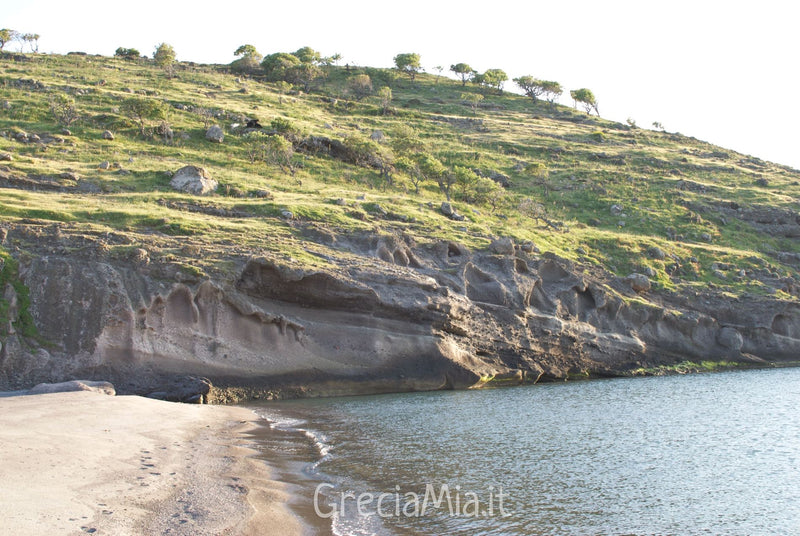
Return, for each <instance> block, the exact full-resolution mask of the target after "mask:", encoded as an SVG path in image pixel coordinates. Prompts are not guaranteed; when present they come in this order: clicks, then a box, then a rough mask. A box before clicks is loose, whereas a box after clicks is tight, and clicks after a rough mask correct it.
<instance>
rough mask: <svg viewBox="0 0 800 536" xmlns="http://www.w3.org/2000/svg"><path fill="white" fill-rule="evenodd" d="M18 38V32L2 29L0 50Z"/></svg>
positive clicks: (0, 32) (0, 31)
mask: <svg viewBox="0 0 800 536" xmlns="http://www.w3.org/2000/svg"><path fill="white" fill-rule="evenodd" d="M18 38H19V32H17V31H16V30H10V29H8V28H3V29H2V30H0V50H3V47H5V46H6V45H7V44H9V43H10V42H12V41H15V40H17V39H18Z"/></svg>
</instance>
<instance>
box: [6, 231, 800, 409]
mask: <svg viewBox="0 0 800 536" xmlns="http://www.w3.org/2000/svg"><path fill="white" fill-rule="evenodd" d="M336 247H337V248H341V249H342V250H346V252H347V255H342V256H341V257H340V258H337V259H334V258H333V257H332V259H333V260H334V261H335V262H336V264H335V268H326V269H321V268H309V267H307V266H302V265H300V264H298V263H293V262H290V261H286V260H283V261H278V260H276V259H274V258H266V257H252V258H249V259H247V258H242V259H241V264H240V265H239V266H240V267H239V268H238V269H237V271H236V277H235V278H231V279H226V278H219V279H216V280H202V281H201V280H191V279H189V280H185V279H182V280H181V281H177V280H176V279H175V277H174V276H170V275H169V274H170V273H171V272H169V271H167V270H166V269H162V268H161V267H159V265H158V262H157V261H156V260H150V262H149V263H130V262H121V261H113V260H112V259H109V258H106V257H102V256H99V257H98V256H75V255H66V254H57V253H46V254H45V253H43V254H39V255H30V256H27V257H26V258H25V259H24V260H23V262H22V263H21V265H20V277H21V279H22V281H23V282H24V283H25V284H26V285H27V287H28V288H29V289H30V296H29V299H30V305H29V312H30V314H31V316H32V318H33V320H34V322H35V324H36V326H37V328H38V331H39V335H40V337H41V339H42V340H43V341H47V344H36V343H35V342H33V341H31V340H27V339H25V338H24V337H22V336H21V335H20V334H14V333H9V334H8V335H7V336H5V338H4V339H3V340H2V349H0V390H1V389H21V388H29V387H30V386H31V385H33V384H35V383H38V382H53V381H61V380H65V379H69V378H74V377H85V378H90V379H107V380H110V381H112V382H113V383H114V385H115V386H116V388H117V390H118V391H119V392H121V393H139V394H146V395H150V396H153V397H156V398H163V399H170V400H183V401H190V402H214V401H225V400H235V399H241V398H246V397H274V396H324V395H335V394H354V393H377V392H390V391H409V390H423V389H424V390H429V389H448V388H468V387H471V386H476V385H481V384H482V383H483V382H485V381H487V379H491V378H511V379H514V381H544V380H555V379H566V378H569V377H571V376H573V375H576V374H578V375H616V374H624V373H626V372H627V371H630V370H632V369H636V368H641V367H651V366H656V365H659V364H672V363H676V362H678V361H682V360H686V359H690V360H692V359H694V360H709V359H711V360H713V359H718V360H723V359H725V360H733V361H737V360H738V361H742V362H765V361H774V360H792V359H796V356H797V355H800V307H799V306H798V305H797V304H796V303H794V302H788V301H781V300H779V299H777V298H771V297H759V298H755V297H753V298H741V299H740V300H738V301H735V300H734V301H731V299H730V298H724V299H723V298H722V297H715V295H712V294H709V295H706V296H699V297H694V298H692V299H689V298H681V297H680V296H671V295H666V294H664V295H658V294H656V293H654V292H649V293H648V294H647V300H644V299H642V297H641V295H640V294H638V293H637V292H636V291H637V290H640V291H641V289H638V288H632V286H631V284H629V282H627V281H625V280H621V279H618V278H615V277H611V276H610V275H609V274H605V273H602V272H600V273H594V272H589V271H587V269H586V268H585V267H582V266H579V265H575V264H573V263H572V262H569V261H566V260H564V259H561V258H559V257H557V256H554V255H551V254H544V255H539V254H536V253H534V249H533V248H531V247H525V248H522V247H519V248H517V247H515V245H514V244H513V242H510V241H508V240H499V241H496V242H495V244H494V245H493V247H492V248H490V249H489V250H487V251H477V252H474V251H470V250H468V249H467V248H465V247H463V246H461V245H459V244H456V243H453V242H437V243H429V244H423V245H418V244H415V243H414V242H413V241H411V240H410V239H405V238H403V237H401V236H383V237H377V238H376V237H339V240H337V241H336Z"/></svg>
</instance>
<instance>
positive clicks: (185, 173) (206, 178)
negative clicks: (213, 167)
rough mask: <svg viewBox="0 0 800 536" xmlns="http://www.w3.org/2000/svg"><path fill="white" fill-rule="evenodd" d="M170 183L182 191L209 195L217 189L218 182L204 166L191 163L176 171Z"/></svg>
mask: <svg viewBox="0 0 800 536" xmlns="http://www.w3.org/2000/svg"><path fill="white" fill-rule="evenodd" d="M169 185H170V186H172V187H173V188H174V189H175V190H178V191H180V192H185V193H188V194H193V195H207V194H210V193H213V192H214V191H216V189H217V186H218V183H217V181H215V180H214V179H212V178H211V175H209V174H208V171H206V170H205V169H204V168H201V167H198V166H191V165H190V166H183V167H182V168H180V169H179V170H178V171H176V172H175V174H174V175H173V176H172V180H170V181H169Z"/></svg>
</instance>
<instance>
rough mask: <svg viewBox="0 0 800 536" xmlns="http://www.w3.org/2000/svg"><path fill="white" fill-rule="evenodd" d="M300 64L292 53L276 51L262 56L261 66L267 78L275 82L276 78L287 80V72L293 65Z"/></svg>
mask: <svg viewBox="0 0 800 536" xmlns="http://www.w3.org/2000/svg"><path fill="white" fill-rule="evenodd" d="M297 65H300V60H299V59H298V58H297V56H295V55H294V54H288V53H286V52H276V53H274V54H268V55H266V56H264V60H263V61H262V62H261V67H262V68H263V69H264V74H265V75H266V76H267V80H269V81H271V82H277V81H278V80H285V81H287V82H288V81H289V80H288V73H289V71H290V69H292V68H293V67H295V66H297Z"/></svg>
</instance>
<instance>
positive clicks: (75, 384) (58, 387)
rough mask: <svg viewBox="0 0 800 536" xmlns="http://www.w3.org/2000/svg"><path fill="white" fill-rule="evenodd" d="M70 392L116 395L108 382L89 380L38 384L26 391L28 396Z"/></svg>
mask: <svg viewBox="0 0 800 536" xmlns="http://www.w3.org/2000/svg"><path fill="white" fill-rule="evenodd" d="M72 391H91V392H93V393H100V394H104V395H110V396H114V395H116V394H117V391H116V389H114V386H113V385H112V384H110V383H108V382H96V381H89V380H72V381H69V382H61V383H40V384H39V385H37V386H35V387H34V388H33V389H31V390H30V391H28V394H29V395H44V394H50V393H69V392H72Z"/></svg>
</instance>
